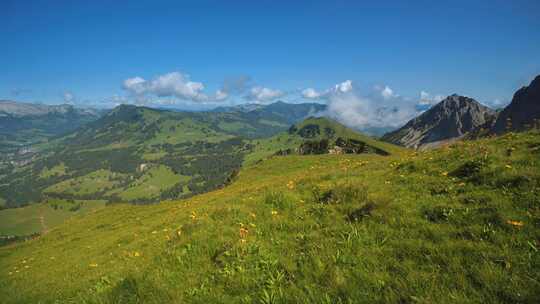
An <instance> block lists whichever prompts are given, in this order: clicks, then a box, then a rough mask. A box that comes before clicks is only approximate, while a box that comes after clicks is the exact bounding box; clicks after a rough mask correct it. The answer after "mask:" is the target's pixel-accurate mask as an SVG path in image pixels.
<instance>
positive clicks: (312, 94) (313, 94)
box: [302, 88, 322, 99]
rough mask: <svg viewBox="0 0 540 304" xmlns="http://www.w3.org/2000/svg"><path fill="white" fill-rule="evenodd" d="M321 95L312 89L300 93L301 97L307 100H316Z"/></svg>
mask: <svg viewBox="0 0 540 304" xmlns="http://www.w3.org/2000/svg"><path fill="white" fill-rule="evenodd" d="M321 95H322V94H321V93H319V92H317V91H315V89H313V88H307V89H305V90H303V91H302V96H303V97H304V98H308V99H317V98H320V97H321Z"/></svg>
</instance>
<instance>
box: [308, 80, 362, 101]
mask: <svg viewBox="0 0 540 304" xmlns="http://www.w3.org/2000/svg"><path fill="white" fill-rule="evenodd" d="M352 89H353V84H352V81H351V80H345V81H344V82H341V83H338V84H336V85H334V86H333V87H332V88H330V89H327V90H325V91H322V92H318V91H317V90H315V89H314V88H307V89H304V90H302V97H304V98H306V99H327V98H329V97H330V96H332V95H334V94H342V93H347V92H350V91H352Z"/></svg>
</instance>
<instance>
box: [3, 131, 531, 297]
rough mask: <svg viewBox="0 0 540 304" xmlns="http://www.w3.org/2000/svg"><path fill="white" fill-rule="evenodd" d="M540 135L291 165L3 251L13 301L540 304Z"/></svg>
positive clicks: (118, 209) (290, 161)
mask: <svg viewBox="0 0 540 304" xmlns="http://www.w3.org/2000/svg"><path fill="white" fill-rule="evenodd" d="M538 147H540V134H539V133H538V132H529V133H523V134H508V135H505V136H503V137H500V138H496V139H486V140H480V141H475V142H464V143H458V144H455V145H452V146H447V147H443V148H441V149H439V150H434V151H428V152H419V153H417V152H413V151H408V150H405V151H402V152H399V153H397V154H395V155H393V156H388V157H383V156H377V155H340V156H335V155H321V156H283V157H278V156H275V157H271V158H270V159H268V160H266V161H264V162H261V163H258V164H254V165H251V166H250V167H248V168H246V169H244V170H242V171H241V172H240V174H239V175H238V177H237V179H236V180H235V182H234V183H233V184H231V185H230V186H227V187H225V188H223V189H220V190H216V191H213V192H210V193H206V194H202V195H198V196H194V197H192V198H190V199H186V200H181V201H174V202H163V203H161V204H159V205H150V206H131V205H113V206H110V207H107V208H103V209H100V210H98V211H96V212H95V213H91V214H89V215H87V216H85V217H80V218H74V219H71V220H69V221H68V222H66V223H65V224H63V225H61V226H59V227H58V228H56V229H53V230H52V231H51V232H50V233H49V234H47V235H45V236H43V237H40V238H39V239H36V240H33V241H30V242H27V243H21V244H17V245H12V246H10V247H5V248H1V249H0V269H1V271H0V298H1V299H2V300H3V302H5V303H17V302H19V303H34V302H42V303H53V302H55V301H56V303H58V302H59V303H68V302H76V303H167V302H173V303H350V302H352V303H358V302H360V303H509V302H511V303H536V302H538V301H539V300H540V298H539V297H540V296H539V295H540V293H539V292H538V291H539V290H540V283H539V282H540V253H539V252H538V249H539V247H540V244H539V242H540V228H539V226H538V223H539V221H540V195H539V189H540V170H538V168H539V167H540V164H539V158H540V151H539V148H538Z"/></svg>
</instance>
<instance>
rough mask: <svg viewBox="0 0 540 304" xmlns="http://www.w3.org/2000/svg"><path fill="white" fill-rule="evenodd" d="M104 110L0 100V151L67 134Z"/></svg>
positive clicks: (11, 150)
mask: <svg viewBox="0 0 540 304" xmlns="http://www.w3.org/2000/svg"><path fill="white" fill-rule="evenodd" d="M103 113H104V111H102V110H97V109H81V108H76V107H74V106H72V105H68V104H63V105H44V104H32V103H23V102H15V101H10V100H0V152H3V153H8V152H13V151H16V150H17V149H19V148H20V147H21V146H23V147H24V146H28V145H31V144H36V143H39V142H44V141H46V140H47V139H49V138H52V137H55V136H60V135H63V134H67V133H69V132H72V131H74V130H76V129H77V128H79V127H81V126H83V125H85V124H86V123H89V122H91V121H94V120H96V119H98V118H99V117H100V116H101V115H102V114H103Z"/></svg>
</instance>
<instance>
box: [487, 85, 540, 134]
mask: <svg viewBox="0 0 540 304" xmlns="http://www.w3.org/2000/svg"><path fill="white" fill-rule="evenodd" d="M539 120H540V75H538V76H536V78H535V79H534V80H533V81H532V82H531V84H530V85H529V86H528V87H522V88H521V89H519V90H517V92H516V93H515V94H514V97H513V98H512V102H511V103H510V104H509V105H508V106H507V107H506V108H504V110H503V111H502V112H501V113H500V114H499V116H498V117H497V120H496V121H495V124H494V125H493V127H492V128H491V133H493V134H501V133H504V132H505V131H523V130H526V129H529V128H531V127H533V126H534V125H538V123H539V122H538V121H539Z"/></svg>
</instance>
